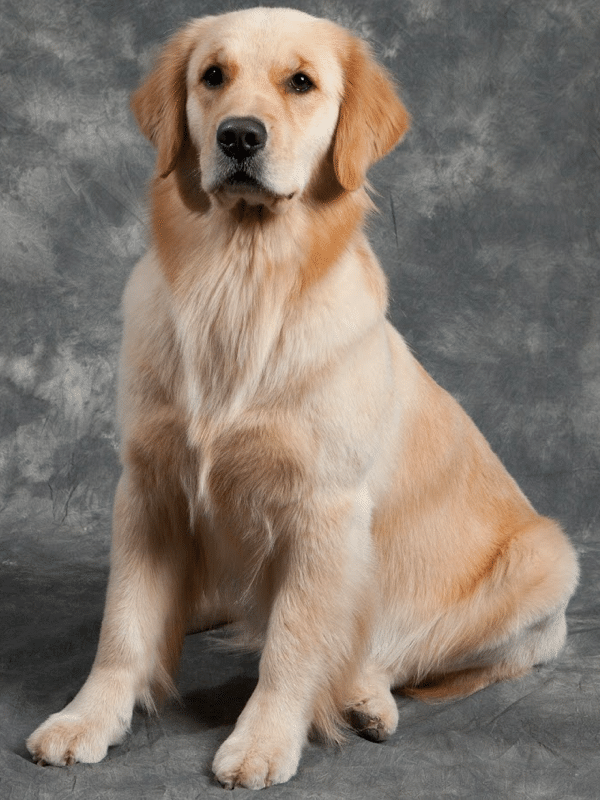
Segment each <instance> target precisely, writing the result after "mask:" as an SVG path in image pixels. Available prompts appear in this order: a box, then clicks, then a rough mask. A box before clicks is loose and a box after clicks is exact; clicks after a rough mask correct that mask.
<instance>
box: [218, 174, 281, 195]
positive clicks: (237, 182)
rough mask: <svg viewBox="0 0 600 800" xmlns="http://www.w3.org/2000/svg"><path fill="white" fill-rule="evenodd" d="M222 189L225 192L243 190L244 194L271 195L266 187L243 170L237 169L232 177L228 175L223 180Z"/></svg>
mask: <svg viewBox="0 0 600 800" xmlns="http://www.w3.org/2000/svg"><path fill="white" fill-rule="evenodd" d="M222 186H223V188H224V189H225V190H232V191H234V192H235V191H239V190H243V191H244V192H262V193H268V194H272V192H270V190H269V189H267V187H266V186H264V185H263V184H262V183H261V182H260V181H259V180H258V179H257V178H255V177H254V176H253V175H249V174H248V173H247V172H246V171H245V170H243V169H238V170H236V171H235V172H234V173H233V174H232V175H229V176H228V177H227V178H225V180H224V182H223V184H222Z"/></svg>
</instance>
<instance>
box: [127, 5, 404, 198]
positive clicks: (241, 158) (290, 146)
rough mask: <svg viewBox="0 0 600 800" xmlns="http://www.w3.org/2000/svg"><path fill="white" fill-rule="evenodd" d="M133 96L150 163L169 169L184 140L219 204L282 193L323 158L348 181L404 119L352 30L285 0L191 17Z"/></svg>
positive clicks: (355, 182)
mask: <svg viewBox="0 0 600 800" xmlns="http://www.w3.org/2000/svg"><path fill="white" fill-rule="evenodd" d="M132 108H133V111H134V113H135V115H136V117H137V120H138V122H139V125H140V127H141V129H142V131H143V132H144V133H145V134H146V136H148V138H149V139H150V140H151V141H152V142H153V143H154V144H155V146H156V148H157V151H158V157H157V171H158V174H159V175H160V176H161V177H163V178H164V177H166V176H168V175H169V174H170V173H171V172H172V171H173V170H174V169H175V168H176V166H177V164H178V161H179V159H180V157H181V154H182V151H183V150H184V147H185V146H186V145H190V144H191V146H192V147H193V149H194V151H195V153H196V158H197V159H198V162H199V163H198V164H197V166H199V171H198V172H197V179H198V181H200V183H201V188H202V190H203V191H204V192H206V193H207V194H208V195H209V196H212V197H214V198H215V199H217V200H218V201H220V202H221V203H224V204H226V205H234V204H235V203H237V202H238V201H239V200H240V199H243V200H245V201H246V202H248V203H251V204H261V205H263V204H266V205H268V206H270V207H275V206H277V205H278V204H282V203H283V204H284V205H285V203H286V202H287V201H290V200H292V199H293V198H298V197H301V196H302V195H303V193H304V192H305V191H306V189H307V187H308V186H309V185H310V183H311V180H312V179H314V177H315V175H316V174H317V172H318V170H319V168H320V167H321V166H322V165H325V164H326V163H328V164H329V165H330V167H332V169H333V172H334V174H335V178H336V179H337V182H338V183H339V185H340V187H341V188H340V190H347V191H353V190H355V189H358V188H359V187H360V186H362V185H363V183H364V181H365V176H366V172H367V169H368V168H369V166H370V165H371V164H372V163H374V162H375V161H377V160H378V159H379V158H382V157H383V156H384V155H385V154H386V153H387V152H388V151H389V150H391V149H392V147H393V146H394V145H395V144H396V143H397V142H398V141H399V140H400V139H401V138H402V136H403V135H404V133H405V131H406V130H407V128H408V124H409V116H408V114H407V112H406V110H405V108H404V106H403V105H402V103H401V102H400V100H399V99H398V97H397V95H396V93H395V91H394V88H393V86H392V83H391V81H390V78H389V76H388V75H387V74H386V72H385V70H384V69H383V68H382V67H381V66H379V65H378V64H376V63H375V61H374V60H373V58H372V57H371V55H370V53H369V50H368V48H367V47H366V45H365V44H364V43H363V42H362V41H360V40H359V39H357V38H356V37H354V36H352V35H351V34H349V33H348V32H347V31H345V30H344V29H342V28H340V27H338V26H337V25H335V24H333V23H331V22H329V21H327V20H322V19H317V18H315V17H311V16H309V15H308V14H304V13H302V12H300V11H293V10H290V9H265V8H256V9H250V10H247V11H237V12H233V13H229V14H223V15H221V16H215V17H205V18H203V19H198V20H194V21H192V22H191V23H190V24H189V25H188V26H187V27H186V28H184V29H183V30H182V31H180V32H179V33H178V34H177V35H176V36H174V37H173V39H171V41H170V42H169V43H168V44H167V46H166V48H165V50H164V52H163V54H162V57H161V58H160V60H159V63H158V65H157V66H156V68H155V69H154V71H153V72H152V73H151V75H150V76H149V78H148V79H147V80H146V82H145V83H144V84H143V85H142V86H141V88H140V89H138V91H137V92H136V93H135V94H134V96H133V100H132Z"/></svg>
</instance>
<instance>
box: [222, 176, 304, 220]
mask: <svg viewBox="0 0 600 800" xmlns="http://www.w3.org/2000/svg"><path fill="white" fill-rule="evenodd" d="M209 194H211V195H212V196H213V197H214V198H215V199H216V200H217V202H218V203H219V204H220V205H221V206H223V207H225V208H235V207H236V206H238V205H239V204H240V203H243V204H245V205H246V206H250V207H253V206H261V207H266V208H268V209H269V210H270V211H272V212H274V213H281V212H282V211H283V210H284V208H286V207H287V206H288V205H289V203H290V202H291V201H292V200H293V198H294V196H295V195H296V192H295V191H292V192H289V193H284V192H278V191H276V190H275V189H274V188H272V187H270V186H268V185H267V184H265V183H262V182H261V181H259V180H257V179H256V178H254V177H253V176H251V175H248V174H247V173H245V172H242V171H238V172H234V173H233V174H232V175H230V176H228V177H227V178H225V180H223V181H221V182H219V183H216V184H215V185H214V186H212V187H211V188H210V190H209Z"/></svg>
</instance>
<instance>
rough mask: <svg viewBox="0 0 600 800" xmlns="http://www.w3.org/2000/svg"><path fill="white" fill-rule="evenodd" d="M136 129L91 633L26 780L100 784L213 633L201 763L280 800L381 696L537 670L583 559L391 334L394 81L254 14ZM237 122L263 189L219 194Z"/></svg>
mask: <svg viewBox="0 0 600 800" xmlns="http://www.w3.org/2000/svg"><path fill="white" fill-rule="evenodd" d="M214 65H217V66H218V67H219V69H221V71H222V75H223V82H222V84H219V85H217V86H211V85H209V84H208V83H207V80H206V77H205V76H206V74H207V70H208V69H210V68H211V67H213V66H214ZM298 73H302V74H305V75H307V76H308V77H309V78H310V80H311V84H312V85H311V87H310V88H309V90H308V91H306V92H298V91H296V89H295V88H294V80H293V76H295V75H297V74H298ZM296 82H298V81H296ZM133 109H134V112H135V114H136V116H137V118H138V121H139V123H140V126H141V128H142V130H143V131H144V133H145V134H146V135H147V136H148V137H149V138H150V139H151V140H152V141H153V142H154V144H155V145H156V148H157V174H156V177H155V180H154V183H153V188H152V232H153V244H152V246H151V248H150V250H149V252H148V254H147V255H146V256H145V257H144V258H143V259H142V261H141V262H140V263H139V264H138V265H137V267H136V269H135V270H134V273H133V275H132V277H131V280H130V281H129V285H128V287H127V290H126V293H125V298H124V312H125V332H124V341H123V350H122V363H121V378H120V409H121V428H122V442H123V445H122V461H123V475H122V477H121V481H120V483H119V487H118V490H117V495H116V499H115V509H114V528H113V545H112V552H111V573H110V581H109V586H108V595H107V600H106V610H105V615H104V621H103V625H102V632H101V636H100V643H99V647H98V654H97V657H96V661H95V663H94V666H93V669H92V672H91V674H90V676H89V678H88V680H87V681H86V683H85V685H84V686H83V688H82V689H81V691H80V692H79V694H78V695H77V697H76V698H75V699H74V700H73V701H72V702H71V703H70V704H69V705H68V706H67V707H66V708H65V709H64V710H63V711H62V712H60V713H58V714H54V715H53V716H51V717H50V718H49V719H48V720H47V721H46V722H45V723H44V724H43V725H41V726H40V727H39V728H38V729H37V731H35V733H33V734H32V736H31V737H30V738H29V740H28V747H29V749H30V751H31V753H32V754H33V756H34V758H35V759H36V760H37V761H40V762H46V763H50V764H57V765H61V764H68V763H72V762H74V761H86V762H95V761H99V760H100V759H102V758H103V756H104V755H105V754H106V750H107V748H108V747H109V746H110V745H112V744H115V743H117V742H119V741H120V740H121V739H122V737H123V736H124V735H125V734H126V731H127V729H128V726H129V724H130V720H131V714H132V710H133V707H134V703H135V702H136V701H139V702H142V703H144V704H145V705H146V706H148V707H150V708H152V707H153V704H154V702H155V698H156V697H158V696H160V695H161V694H164V693H168V692H171V691H173V676H174V673H175V670H176V667H177V661H178V657H179V652H180V648H181V645H182V641H183V637H184V635H185V632H186V630H189V629H192V628H194V629H197V628H198V627H203V626H208V625H211V624H215V623H219V622H225V621H227V622H232V623H235V624H237V626H238V628H239V630H240V631H241V632H242V634H243V635H244V636H246V637H247V639H248V640H251V641H254V642H257V643H259V646H260V647H261V651H262V655H261V662H260V676H259V680H258V685H257V687H256V689H255V691H254V693H253V695H252V697H251V698H250V700H249V701H248V704H247V705H246V708H245V709H244V711H243V712H242V714H241V715H240V718H239V720H238V722H237V725H236V726H235V729H234V731H233V733H232V734H231V735H230V736H229V738H228V739H227V740H226V741H225V742H224V743H223V744H222V745H221V747H220V749H219V751H218V752H217V754H216V756H215V759H214V764H213V768H214V772H215V775H216V778H217V780H218V781H220V782H221V783H222V784H223V785H224V786H229V787H233V786H235V785H241V786H247V787H250V788H261V787H263V786H268V785H269V784H272V783H279V782H283V781H286V780H288V779H289V778H290V777H291V776H292V775H294V773H295V772H296V769H297V766H298V761H299V758H300V754H301V750H302V747H303V745H304V742H305V740H306V736H307V734H308V732H309V730H310V729H311V727H315V728H316V729H317V730H318V731H320V732H321V733H322V734H323V735H325V736H328V737H329V738H332V739H335V738H336V737H338V736H339V729H340V725H341V724H343V722H344V720H345V721H347V722H349V723H350V724H351V725H353V726H354V727H355V728H357V729H358V730H359V731H360V732H361V733H362V734H363V735H365V736H367V737H368V738H372V739H377V740H379V739H383V738H385V737H386V736H388V735H389V734H390V733H391V732H392V731H393V730H394V729H395V726H396V724H397V719H398V711H397V707H396V702H395V700H394V698H393V697H392V695H391V694H390V688H391V687H403V690H404V691H405V692H407V693H412V694H415V695H417V696H421V697H423V698H425V699H427V698H431V699H437V698H444V697H451V696H459V695H463V694H468V693H469V692H472V691H475V690H477V689H479V688H482V687H483V686H485V685H487V684H488V683H490V682H493V681H497V680H500V679H503V678H510V677H518V676H519V675H522V674H523V673H524V672H526V671H527V670H528V669H530V668H531V666H532V665H534V664H536V663H538V662H540V661H546V660H547V659H550V658H553V657H554V656H555V655H556V654H557V653H558V652H559V650H560V648H561V647H562V645H563V642H564V637H565V622H564V619H565V614H564V610H565V606H566V604H567V602H568V599H569V597H570V595H571V594H572V592H573V590H574V588H575V585H576V581H577V565H576V559H575V556H574V553H573V549H572V548H571V546H570V544H569V543H568V541H567V539H566V538H565V537H564V535H563V534H562V532H561V531H560V530H559V528H558V526H557V525H556V524H555V523H554V522H552V521H550V520H548V519H545V518H542V517H540V516H538V515H537V514H536V513H535V511H534V510H533V509H532V507H531V506H530V504H529V503H528V501H527V500H526V498H525V497H524V496H523V494H522V493H521V491H520V490H519V489H518V487H517V486H516V484H515V483H514V481H513V480H512V479H511V478H510V477H509V475H508V474H507V473H506V471H505V470H504V469H503V467H502V466H501V464H500V463H499V461H498V459H497V458H496V457H495V455H494V454H493V453H492V452H491V450H490V448H489V446H488V445H487V443H486V442H485V440H484V439H483V437H482V436H481V434H480V433H479V431H478V430H477V429H476V427H475V425H474V424H473V423H472V422H471V420H470V419H469V418H468V417H467V416H466V414H465V413H464V412H463V411H462V410H461V408H460V407H459V406H458V405H457V403H456V402H455V401H454V400H453V399H452V398H451V397H450V396H449V395H448V394H446V392H444V391H443V390H442V389H441V388H440V387H439V386H437V385H436V384H435V383H434V381H433V380H432V379H431V378H430V377H429V376H428V375H427V374H426V373H425V372H424V370H423V369H422V368H421V367H420V366H419V365H418V364H417V362H416V361H415V360H414V359H413V357H412V355H411V354H410V352H409V351H408V348H407V347H406V345H405V343H404V341H403V339H402V338H401V336H400V335H399V334H398V333H397V332H396V331H395V330H394V329H393V328H392V326H391V325H390V324H389V322H388V321H387V320H386V317H385V314H386V285H385V279H384V276H383V273H382V271H381V269H380V267H379V265H378V263H377V261H376V259H375V256H374V255H373V253H372V251H371V249H370V247H369V244H368V242H367V240H366V238H365V235H364V233H363V222H364V217H365V215H366V213H367V211H368V210H369V208H370V202H369V200H368V198H367V195H366V192H365V188H364V185H365V179H366V171H367V169H368V167H369V165H370V164H371V163H373V162H374V161H375V160H377V159H378V158H381V157H382V156H383V155H385V153H387V152H388V151H389V150H390V149H391V148H392V147H393V146H394V145H395V144H396V143H397V142H398V141H399V140H400V139H401V137H402V135H403V134H404V132H405V131H406V129H407V127H408V115H407V113H406V111H405V109H404V107H403V106H402V104H401V103H400V101H399V100H398V98H397V96H396V94H395V91H394V89H393V87H392V85H391V82H390V78H389V76H388V75H387V74H386V73H385V71H384V70H383V69H382V68H381V67H379V66H378V65H377V64H375V62H374V61H373V59H372V57H371V55H370V54H369V51H368V49H367V48H366V47H365V46H364V45H363V44H362V43H360V42H359V41H358V40H357V39H355V38H354V37H353V36H351V35H350V34H349V33H347V32H346V31H344V30H342V29H341V28H339V27H337V26H336V25H334V24H332V23H330V22H327V21H325V20H317V19H315V18H313V17H309V16H308V15H306V14H302V13H301V12H298V11H290V10H282V9H274V10H265V9H253V10H249V11H241V12H235V13H231V14H225V15H223V16H218V17H208V18H205V19H201V20H196V21H193V22H192V23H190V25H189V26H188V27H186V28H185V29H184V30H183V31H182V32H180V33H179V34H177V35H176V36H175V37H174V38H173V39H172V40H171V41H170V42H169V44H168V45H167V47H166V49H165V51H164V54H163V56H162V58H161V59H160V61H159V63H158V65H157V67H156V69H155V71H154V72H153V73H152V74H151V75H150V77H149V78H148V80H147V81H146V83H145V84H144V85H143V86H142V87H141V89H140V90H139V91H138V92H137V93H136V95H135V96H134V99H133ZM231 117H234V118H238V117H252V118H253V119H257V120H259V121H260V122H261V123H262V124H263V125H264V126H265V131H266V134H267V137H268V138H267V142H266V146H265V147H264V150H263V151H262V152H261V153H260V154H259V155H258V156H257V157H256V159H255V161H254V162H253V164H254V166H253V169H254V170H255V172H254V173H253V174H254V175H255V176H256V175H258V178H259V180H258V185H252V186H251V185H249V184H248V185H247V184H246V183H245V182H244V181H245V179H244V181H242V182H241V184H238V185H233V184H231V183H227V181H226V180H225V174H226V169H227V163H228V162H227V158H226V157H224V156H223V154H222V153H221V152H220V151H219V148H218V146H217V142H216V132H217V129H218V127H219V125H220V124H221V122H222V121H223V120H225V119H228V118H231Z"/></svg>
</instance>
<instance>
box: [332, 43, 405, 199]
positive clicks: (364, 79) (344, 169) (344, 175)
mask: <svg viewBox="0 0 600 800" xmlns="http://www.w3.org/2000/svg"><path fill="white" fill-rule="evenodd" d="M409 125H410V115H409V113H408V111H407V110H406V109H405V108H404V106H403V105H402V103H401V102H400V99H399V98H398V95H397V94H396V90H395V87H394V85H393V82H392V78H391V76H390V75H389V74H388V73H387V71H386V70H385V69H384V68H383V67H382V66H380V65H379V64H377V62H376V61H375V60H374V58H373V56H372V55H371V53H370V51H369V48H368V47H367V45H366V44H365V43H364V42H362V41H360V39H357V38H356V37H354V36H352V37H349V41H348V49H347V52H346V58H345V62H344V95H343V97H342V103H341V106H340V115H339V119H338V124H337V128H336V132H335V138H334V143H333V166H334V170H335V174H336V177H337V179H338V181H339V182H340V183H341V185H342V186H343V187H344V189H347V190H348V191H352V190H354V189H358V188H359V187H360V186H362V185H363V183H364V182H365V178H366V174H367V170H368V169H369V167H370V166H371V164H374V163H375V162H376V161H378V160H379V159H380V158H383V156H384V155H386V153H389V151H390V150H391V149H392V148H393V147H394V146H395V145H396V144H398V142H399V141H400V139H401V138H402V137H403V136H404V134H405V133H406V131H407V130H408V127H409Z"/></svg>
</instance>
